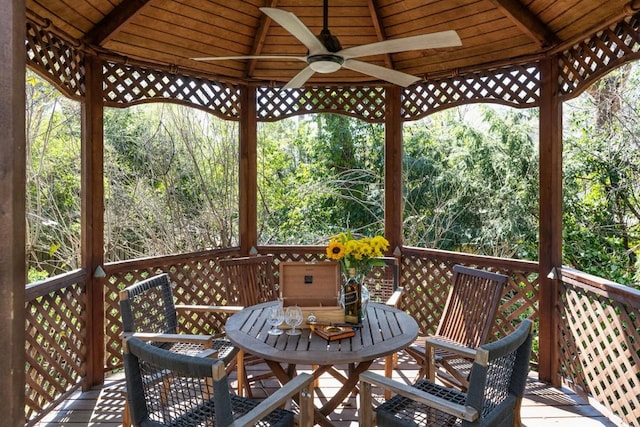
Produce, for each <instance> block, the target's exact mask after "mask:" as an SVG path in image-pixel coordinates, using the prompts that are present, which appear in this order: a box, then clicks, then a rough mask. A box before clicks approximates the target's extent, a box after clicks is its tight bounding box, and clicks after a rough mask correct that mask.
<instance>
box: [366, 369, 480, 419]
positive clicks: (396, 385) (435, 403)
mask: <svg viewBox="0 0 640 427" xmlns="http://www.w3.org/2000/svg"><path fill="white" fill-rule="evenodd" d="M360 382H361V383H362V382H365V383H369V384H372V385H375V386H378V387H382V388H383V389H386V390H391V391H393V392H394V393H396V394H399V395H401V396H405V397H407V398H409V399H411V400H413V401H416V402H420V403H422V404H424V405H427V406H429V407H431V408H435V409H437V410H440V411H442V412H446V413H447V414H451V415H453V416H455V417H458V418H462V419H463V420H466V421H475V420H477V419H478V417H479V416H480V414H479V413H478V411H477V410H476V409H475V408H473V407H471V406H465V405H458V404H455V403H452V402H450V401H448V400H446V399H442V398H440V397H437V396H433V395H431V394H429V393H425V392H424V391H422V390H418V389H417V388H414V387H411V386H409V385H406V384H403V383H400V382H398V381H394V380H391V379H389V378H386V377H384V376H382V375H379V374H376V373H373V372H363V373H361V374H360ZM366 389H367V388H366V387H364V388H363V387H362V385H361V387H360V390H366ZM369 390H370V388H369Z"/></svg>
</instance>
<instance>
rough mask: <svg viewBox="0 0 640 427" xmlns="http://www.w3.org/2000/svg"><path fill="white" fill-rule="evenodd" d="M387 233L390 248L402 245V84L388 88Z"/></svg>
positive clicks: (385, 202) (386, 93) (385, 203)
mask: <svg viewBox="0 0 640 427" xmlns="http://www.w3.org/2000/svg"><path fill="white" fill-rule="evenodd" d="M385 95H386V99H385V127H384V131H385V145H384V147H385V149H384V167H385V170H384V228H385V230H384V234H385V237H386V238H387V240H388V241H389V244H390V247H389V250H390V252H393V251H394V250H395V248H398V247H402V241H403V236H402V210H403V203H402V119H401V117H400V111H401V107H402V88H401V87H399V86H391V87H389V88H387V89H386V92H385Z"/></svg>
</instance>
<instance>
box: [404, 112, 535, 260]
mask: <svg viewBox="0 0 640 427" xmlns="http://www.w3.org/2000/svg"><path fill="white" fill-rule="evenodd" d="M536 126H537V116H536V114H535V112H534V111H533V110H523V111H514V110H505V109H502V110H500V109H496V108H489V107H479V108H476V107H467V108H458V109H452V110H447V111H444V112H442V113H437V114H434V115H432V116H430V117H429V118H427V119H425V120H422V121H420V122H418V123H415V124H411V125H408V126H405V131H404V132H405V150H404V153H405V154H404V156H405V157H404V171H403V173H404V182H405V209H404V227H403V228H404V233H405V243H406V244H408V245H413V246H425V247H436V248H440V249H447V250H453V251H463V252H473V253H481V254H485V255H495V256H505V257H515V258H528V259H532V258H536V257H537V185H538V158H537V153H536V151H535V142H534V140H533V138H532V135H534V129H535V127H536Z"/></svg>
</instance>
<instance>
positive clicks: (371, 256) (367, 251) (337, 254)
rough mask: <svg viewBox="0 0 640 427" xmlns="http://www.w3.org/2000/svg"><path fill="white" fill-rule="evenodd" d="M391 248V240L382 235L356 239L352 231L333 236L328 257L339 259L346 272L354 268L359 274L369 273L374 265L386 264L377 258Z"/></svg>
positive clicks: (328, 246)
mask: <svg viewBox="0 0 640 427" xmlns="http://www.w3.org/2000/svg"><path fill="white" fill-rule="evenodd" d="M387 249H389V242H388V241H387V239H385V238H384V237H382V236H374V237H363V238H361V239H356V238H354V237H353V235H352V234H351V232H349V231H348V232H346V233H340V234H338V235H335V236H333V237H331V239H330V240H329V244H328V245H327V258H329V259H331V260H333V261H338V262H339V263H340V266H341V268H342V271H343V272H344V273H345V274H346V273H347V272H348V271H349V270H350V269H352V268H354V269H355V270H356V271H357V272H358V274H362V275H367V274H368V273H369V272H371V269H372V268H373V267H374V266H381V265H384V261H383V260H381V259H377V258H378V257H381V256H383V254H384V252H385V251H386V250H387Z"/></svg>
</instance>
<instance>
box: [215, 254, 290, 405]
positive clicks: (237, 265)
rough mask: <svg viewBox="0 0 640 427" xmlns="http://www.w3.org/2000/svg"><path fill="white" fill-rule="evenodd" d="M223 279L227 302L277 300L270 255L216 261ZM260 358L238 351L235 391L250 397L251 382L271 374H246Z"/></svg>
mask: <svg viewBox="0 0 640 427" xmlns="http://www.w3.org/2000/svg"><path fill="white" fill-rule="evenodd" d="M219 264H220V267H221V268H222V271H223V273H224V277H225V278H226V280H227V281H226V293H227V301H228V303H229V304H235V305H240V306H244V307H250V306H252V305H256V304H260V303H263V302H268V301H275V300H277V299H278V290H277V288H276V285H275V276H274V270H273V255H252V256H247V257H240V258H229V259H223V260H220V261H219ZM262 362H263V361H262V359H260V358H258V357H255V356H253V355H251V354H246V353H244V351H242V350H240V352H239V353H238V357H237V371H238V394H239V395H240V396H248V397H251V396H252V392H251V383H255V382H256V381H260V380H263V379H266V378H269V377H272V376H273V375H272V374H271V373H270V372H267V373H264V374H260V375H253V376H249V375H248V374H247V371H246V369H245V368H246V367H247V366H251V365H256V364H259V363H262Z"/></svg>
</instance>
